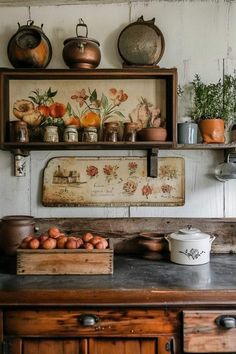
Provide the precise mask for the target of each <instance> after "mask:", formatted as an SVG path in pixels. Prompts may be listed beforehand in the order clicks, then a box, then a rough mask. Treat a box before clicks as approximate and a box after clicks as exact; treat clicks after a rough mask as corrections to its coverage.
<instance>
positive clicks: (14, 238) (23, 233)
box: [0, 215, 36, 256]
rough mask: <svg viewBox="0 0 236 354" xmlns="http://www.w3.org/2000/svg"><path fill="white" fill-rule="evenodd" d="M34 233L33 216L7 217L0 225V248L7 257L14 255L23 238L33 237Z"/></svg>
mask: <svg viewBox="0 0 236 354" xmlns="http://www.w3.org/2000/svg"><path fill="white" fill-rule="evenodd" d="M35 231H36V228H35V220H34V217H33V216H28V215H8V216H4V217H3V218H2V221H1V223H0V248H1V250H2V251H3V252H4V253H5V254H7V255H9V256H12V255H15V254H16V250H17V248H18V247H19V245H20V243H21V241H22V240H23V238H25V237H27V236H29V235H34V232H35Z"/></svg>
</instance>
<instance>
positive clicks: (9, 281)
mask: <svg viewBox="0 0 236 354" xmlns="http://www.w3.org/2000/svg"><path fill="white" fill-rule="evenodd" d="M2 263H3V262H2ZM13 270H14V269H13V267H10V266H9V264H8V266H7V267H6V266H5V267H3V264H2V266H1V270H0V304H2V305H9V304H11V305H16V304H19V303H20V304H27V305H32V304H35V303H38V299H39V298H40V303H41V304H43V305H49V304H51V303H56V304H65V303H69V304H125V303H129V304H141V303H142V304H164V303H165V304H166V303H171V304H182V303H186V302H188V303H192V304H196V303H198V304H201V303H204V304H206V303H209V304H226V303H227V304H231V305H232V304H233V305H235V306H236V276H235V273H236V255H211V261H210V263H207V264H204V265H199V266H184V265H178V264H174V263H171V262H170V261H168V260H147V259H142V258H137V257H131V256H115V257H114V274H113V275H88V276H87V275H71V276H68V275H53V276H52V275H50V276H42V275H37V276H29V275H27V276H25V275H24V276H22V275H18V276H17V275H15V274H14V273H13Z"/></svg>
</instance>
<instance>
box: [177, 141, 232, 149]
mask: <svg viewBox="0 0 236 354" xmlns="http://www.w3.org/2000/svg"><path fill="white" fill-rule="evenodd" d="M235 148H236V142H233V143H229V144H185V145H184V144H177V146H176V149H177V150H225V149H235Z"/></svg>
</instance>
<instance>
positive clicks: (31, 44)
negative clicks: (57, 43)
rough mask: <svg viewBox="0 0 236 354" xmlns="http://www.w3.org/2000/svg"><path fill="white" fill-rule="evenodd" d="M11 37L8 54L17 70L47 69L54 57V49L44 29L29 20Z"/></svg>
mask: <svg viewBox="0 0 236 354" xmlns="http://www.w3.org/2000/svg"><path fill="white" fill-rule="evenodd" d="M18 26H19V28H18V31H17V32H16V33H15V34H14V35H13V36H12V37H11V39H10V41H9V43H8V48H7V54H8V58H9V60H10V62H11V64H12V66H14V67H15V68H45V67H46V66H47V65H48V64H49V62H50V60H51V57H52V47H51V43H50V41H49V39H48V38H47V37H46V35H45V34H44V32H43V30H42V28H43V25H41V27H38V26H34V22H33V21H31V20H29V21H27V24H26V25H24V26H20V24H19V23H18Z"/></svg>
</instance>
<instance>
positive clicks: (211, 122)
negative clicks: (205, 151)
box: [199, 118, 225, 144]
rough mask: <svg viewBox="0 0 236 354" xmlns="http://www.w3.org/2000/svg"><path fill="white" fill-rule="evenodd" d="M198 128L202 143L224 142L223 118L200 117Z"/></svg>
mask: <svg viewBox="0 0 236 354" xmlns="http://www.w3.org/2000/svg"><path fill="white" fill-rule="evenodd" d="M199 130H200V132H201V135H202V139H203V143H207V144H211V143H222V144H223V143H224V142H225V136H224V133H225V129H224V120H223V119H219V118H213V119H202V120H200V122H199Z"/></svg>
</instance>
